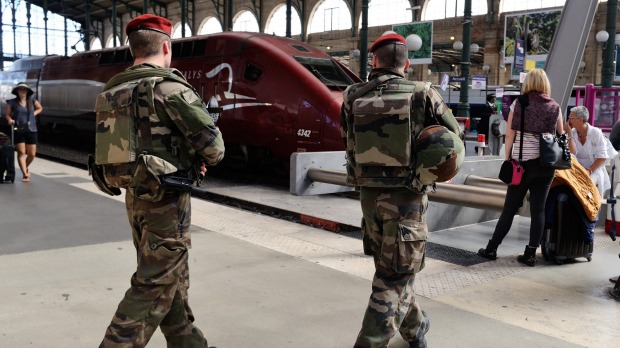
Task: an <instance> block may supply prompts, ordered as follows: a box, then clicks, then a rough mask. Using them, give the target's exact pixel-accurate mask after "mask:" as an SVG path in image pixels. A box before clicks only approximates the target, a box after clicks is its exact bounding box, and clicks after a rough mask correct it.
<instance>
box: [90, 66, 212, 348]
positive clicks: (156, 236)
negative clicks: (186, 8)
mask: <svg viewBox="0 0 620 348" xmlns="http://www.w3.org/2000/svg"><path fill="white" fill-rule="evenodd" d="M161 70H163V69H161V68H159V67H157V66H155V65H152V64H140V65H137V66H134V67H131V68H129V69H127V70H126V71H125V72H123V73H120V74H117V75H115V76H114V77H113V78H112V79H111V80H110V82H108V85H107V87H109V88H113V87H114V84H113V83H111V82H118V81H123V80H124V79H126V77H127V75H129V76H130V77H133V76H135V75H136V73H139V74H141V75H144V74H147V75H148V74H149V73H150V72H153V74H154V75H156V74H157V72H158V71H161ZM172 73H174V74H176V75H178V76H179V78H181V79H182V75H180V73H179V72H178V71H176V70H173V69H172ZM143 78H144V76H141V79H143ZM157 81H159V80H157ZM147 89H148V86H147ZM143 98H144V99H143ZM151 98H152V103H148V100H150V99H151ZM140 100H147V104H140V108H143V110H147V111H148V112H149V113H148V121H149V124H150V130H151V139H150V141H151V143H152V151H151V153H149V154H148V155H149V157H148V158H147V157H144V158H143V159H144V163H145V165H146V166H147V167H149V168H148V170H147V172H145V171H138V172H137V174H138V175H142V174H145V175H146V176H145V177H144V180H142V179H139V178H136V183H138V184H139V183H142V184H144V185H146V187H142V188H136V189H128V190H126V195H125V206H126V209H127V216H128V218H129V223H130V225H131V228H132V235H133V241H134V246H135V248H136V252H137V270H136V273H135V274H134V275H133V276H132V279H131V287H130V288H129V290H127V292H126V293H125V297H124V298H123V300H122V301H121V302H120V304H119V306H118V310H117V311H116V314H115V315H114V317H113V318H112V322H111V323H110V326H109V327H108V328H107V330H106V333H105V337H104V339H103V342H102V343H101V347H144V346H145V345H146V344H147V342H148V341H149V339H150V337H151V336H152V335H153V332H155V330H156V329H157V327H159V328H160V329H161V331H162V333H163V334H164V336H165V337H166V341H167V342H168V347H207V341H206V340H205V338H204V336H203V334H202V332H201V331H200V330H199V329H198V328H197V327H196V326H194V325H193V324H192V322H193V321H194V317H193V314H192V311H191V309H190V307H189V305H188V302H187V298H188V294H187V289H188V288H189V271H188V262H187V260H188V249H189V247H190V244H191V239H190V233H189V227H190V224H191V221H190V220H191V207H190V199H191V197H190V192H178V191H173V192H169V191H167V190H163V191H161V190H158V188H157V187H155V186H156V185H154V184H153V183H154V181H155V179H154V178H152V177H150V178H147V177H149V175H148V174H149V173H148V171H150V170H153V168H152V167H158V166H159V167H161V169H162V170H163V171H164V172H168V171H172V170H173V168H174V167H176V169H178V170H179V171H183V172H185V173H187V174H188V175H189V176H190V179H194V180H196V175H197V174H196V171H195V170H192V168H196V167H198V165H199V164H200V163H201V162H203V163H205V164H206V165H216V164H217V163H218V162H219V161H220V160H221V159H222V158H223V156H224V141H223V139H222V135H221V133H220V131H219V129H218V128H217V127H216V126H215V124H214V122H213V119H212V118H211V116H210V115H209V113H208V112H207V110H206V109H205V107H204V104H203V103H202V100H201V99H200V97H199V96H198V94H197V93H196V92H195V91H194V90H193V89H192V88H191V87H189V85H188V84H187V83H183V82H179V81H178V80H176V79H175V80H170V79H164V80H161V81H159V82H157V83H155V85H154V86H153V88H151V91H150V92H149V91H146V94H140V96H139V98H138V100H136V102H138V103H141V102H140ZM138 136H139V137H142V134H141V132H138ZM146 140H149V139H140V138H139V139H138V141H139V142H140V143H141V144H142V143H143V142H144V141H146ZM100 145H102V146H106V144H97V146H100ZM141 158H142V157H141ZM153 163H154V164H153ZM135 167H136V163H125V164H119V165H110V166H106V167H105V169H106V171H107V173H106V174H111V176H114V175H116V176H117V177H123V176H125V177H126V178H129V179H131V177H132V175H134V174H135V173H136V172H135ZM110 171H112V173H110ZM151 174H152V173H151ZM192 175H194V177H192ZM106 180H108V176H107V175H106ZM122 180H125V179H122ZM130 182H131V180H129V181H127V182H119V183H120V184H123V185H125V187H127V185H129V183H130ZM143 189H145V190H143ZM134 193H135V194H139V197H138V196H135V195H134ZM153 198H155V199H153ZM153 200H155V201H153Z"/></svg>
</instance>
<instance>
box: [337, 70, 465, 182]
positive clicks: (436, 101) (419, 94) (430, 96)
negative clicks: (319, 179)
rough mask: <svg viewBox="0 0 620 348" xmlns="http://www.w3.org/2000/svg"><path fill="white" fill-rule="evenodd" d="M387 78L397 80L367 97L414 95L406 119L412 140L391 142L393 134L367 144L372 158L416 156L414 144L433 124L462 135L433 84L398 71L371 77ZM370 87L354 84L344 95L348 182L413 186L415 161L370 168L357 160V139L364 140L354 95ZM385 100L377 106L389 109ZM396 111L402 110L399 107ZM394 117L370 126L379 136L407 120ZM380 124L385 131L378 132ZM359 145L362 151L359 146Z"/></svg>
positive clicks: (343, 130) (342, 124) (375, 73)
mask: <svg viewBox="0 0 620 348" xmlns="http://www.w3.org/2000/svg"><path fill="white" fill-rule="evenodd" d="M384 75H393V77H394V78H393V79H391V80H389V81H388V82H386V83H384V84H381V85H380V86H378V87H376V88H374V89H373V90H371V91H369V92H367V93H366V94H364V98H366V97H368V96H369V95H371V94H374V95H375V96H381V93H383V92H384V91H388V92H389V91H391V92H393V93H395V94H392V95H393V96H395V97H396V98H398V97H397V96H396V94H399V93H400V95H401V97H400V98H401V99H402V95H403V94H402V93H411V101H410V102H409V103H407V104H408V105H405V106H404V107H408V108H409V115H408V117H406V118H407V122H409V124H410V127H411V128H410V130H409V131H408V134H407V137H408V139H406V141H405V140H404V139H398V140H395V139H391V137H392V138H394V137H393V136H392V135H390V136H389V137H388V136H384V137H383V139H384V140H380V141H378V142H377V143H375V144H366V145H365V146H366V147H367V149H366V153H368V154H369V156H368V157H373V156H375V157H380V156H381V154H382V153H386V152H390V155H392V157H394V158H399V156H401V157H402V155H403V154H408V155H409V156H412V155H413V154H412V150H411V145H412V143H413V141H414V139H415V138H416V136H417V135H418V134H419V133H420V131H421V130H422V129H423V128H424V127H426V126H429V125H432V124H441V125H443V126H445V127H446V128H448V129H449V130H450V131H452V132H454V133H456V134H457V135H460V133H461V131H460V128H459V126H458V122H457V121H456V119H455V118H454V116H453V115H452V112H451V111H450V109H449V108H448V106H447V105H446V104H445V103H444V101H443V99H442V98H441V96H440V95H439V93H437V91H436V90H434V89H433V88H432V87H430V84H429V83H425V82H411V81H408V80H405V79H404V76H403V75H402V74H401V73H399V72H398V71H397V70H395V69H375V70H374V71H373V73H372V74H371V75H370V77H369V80H371V81H372V80H373V79H375V78H377V77H379V76H384ZM366 84H367V83H358V84H354V85H351V86H349V87H348V88H347V89H346V90H345V92H344V95H343V99H344V100H343V104H342V108H341V113H340V132H341V136H342V139H343V142H344V145H345V148H346V159H347V183H348V184H349V185H354V186H375V187H395V186H396V187H409V186H410V185H411V178H412V176H413V174H415V173H412V171H413V166H412V165H411V164H412V162H413V161H412V160H410V159H409V158H406V159H402V160H401V161H397V162H400V164H395V165H394V164H393V165H385V163H384V164H382V165H378V166H372V165H368V162H367V163H365V164H361V163H358V161H357V160H356V154H355V152H356V151H355V147H356V144H355V142H356V137H358V138H360V136H359V126H358V129H357V134H356V132H355V131H354V125H353V121H354V113H353V108H354V102H355V100H352V99H351V98H350V96H351V95H353V94H354V93H355V92H356V91H357V90H358V89H360V88H363V87H364V86H365V85H366ZM386 97H387V98H388V99H389V98H390V97H388V96H387V93H386ZM384 99H385V98H383V100H381V101H380V102H379V104H381V105H377V106H378V107H383V108H384V107H385V106H387V103H385V100H384ZM403 104H404V103H403ZM393 109H394V110H396V109H398V105H396V106H395V107H394V108H393ZM394 113H395V112H394ZM405 113H406V111H405ZM392 116H394V115H386V118H385V119H384V120H383V121H382V120H378V119H375V120H373V122H372V125H369V127H368V129H371V128H370V127H373V128H372V130H373V131H374V132H375V133H376V132H379V133H381V132H383V130H387V129H389V128H388V127H393V126H394V125H396V123H400V122H404V120H403V117H400V118H396V119H388V117H392ZM379 124H380V126H379V127H380V128H382V130H377V129H376V128H377V125H379ZM401 140H402V141H401ZM357 146H358V148H359V144H358V145H357ZM358 154H359V152H358ZM396 154H398V155H396ZM415 189H418V190H421V189H422V188H417V187H416V188H415Z"/></svg>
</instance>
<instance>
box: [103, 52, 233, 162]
mask: <svg viewBox="0 0 620 348" xmlns="http://www.w3.org/2000/svg"><path fill="white" fill-rule="evenodd" d="M147 69H154V70H153V71H154V72H155V71H156V70H161V69H162V68H160V67H158V66H156V65H153V64H148V63H145V64H140V65H136V66H132V67H130V68H128V69H127V70H126V71H124V72H121V73H119V74H117V75H115V76H114V77H113V78H112V79H110V81H109V82H108V83H107V84H106V86H105V88H104V91H105V90H108V89H111V88H114V86H115V82H116V81H121V80H123V79H126V77H128V76H132V74H136V73H137V72H144V71H143V70H147ZM168 71H171V72H172V73H173V74H175V75H177V77H180V78H181V79H182V80H183V81H184V80H185V79H184V78H183V76H182V74H181V73H180V72H179V71H178V70H175V69H168ZM153 75H154V76H156V75H155V74H153ZM175 79H177V78H176V77H175ZM116 85H118V84H116ZM153 99H154V105H155V113H154V114H151V115H150V117H149V121H150V130H151V143H152V151H150V154H152V155H154V156H157V157H159V158H162V159H164V160H166V161H168V162H169V163H171V164H173V165H174V166H176V167H177V168H178V169H179V170H180V171H186V172H187V171H189V170H190V169H192V168H193V167H194V166H195V165H196V164H197V162H198V161H200V160H202V161H204V163H205V164H207V165H215V164H217V163H218V162H219V161H220V160H221V159H222V158H223V157H224V140H223V138H222V134H221V133H220V131H219V129H218V127H217V126H215V123H214V121H213V119H212V117H211V116H210V115H209V113H208V112H207V110H206V107H205V105H204V103H203V101H202V99H201V98H200V96H199V95H198V94H197V92H196V91H195V90H194V89H193V88H191V86H190V85H189V83H181V82H179V81H175V80H174V79H167V78H160V79H159V80H158V81H156V84H155V86H154V88H153ZM97 146H100V145H99V144H98V145H97Z"/></svg>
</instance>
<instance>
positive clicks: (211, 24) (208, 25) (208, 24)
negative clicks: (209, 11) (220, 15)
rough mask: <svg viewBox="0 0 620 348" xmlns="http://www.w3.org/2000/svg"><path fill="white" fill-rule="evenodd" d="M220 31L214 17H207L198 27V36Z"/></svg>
mask: <svg viewBox="0 0 620 348" xmlns="http://www.w3.org/2000/svg"><path fill="white" fill-rule="evenodd" d="M222 31H223V30H222V25H221V24H220V22H219V21H218V20H217V19H216V18H215V17H209V18H207V19H205V20H204V21H203V22H202V24H201V25H200V29H199V30H198V35H206V34H214V33H221V32H222Z"/></svg>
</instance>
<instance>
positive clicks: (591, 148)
mask: <svg viewBox="0 0 620 348" xmlns="http://www.w3.org/2000/svg"><path fill="white" fill-rule="evenodd" d="M588 118H590V113H589V112H588V109H586V107H585V106H575V107H574V108H572V109H571V110H570V115H569V116H568V122H567V123H566V124H565V125H564V131H565V132H567V133H569V132H570V133H569V134H571V136H569V137H568V147H569V149H570V152H571V153H572V154H574V155H575V157H577V161H579V164H581V165H582V166H583V167H584V168H585V169H586V170H587V171H588V174H590V178H591V179H592V181H593V182H594V184H596V187H598V190H599V192H600V193H601V197H605V195H604V193H605V191H607V190H608V189H610V188H611V182H610V180H609V174H608V173H607V169H606V168H605V163H606V161H607V160H608V159H609V154H608V152H607V147H608V146H609V145H608V140H607V139H606V138H605V135H603V131H601V129H600V128H597V127H594V126H593V125H591V124H589V123H588Z"/></svg>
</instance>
